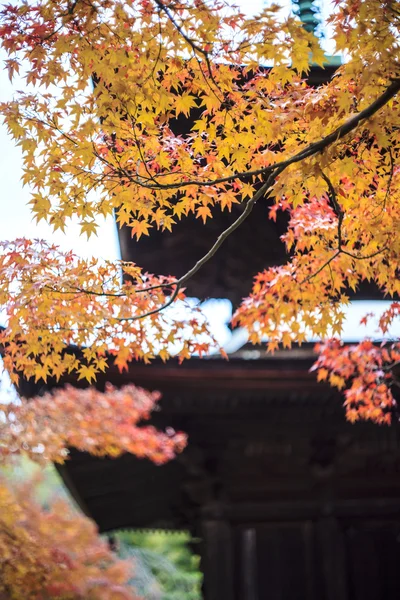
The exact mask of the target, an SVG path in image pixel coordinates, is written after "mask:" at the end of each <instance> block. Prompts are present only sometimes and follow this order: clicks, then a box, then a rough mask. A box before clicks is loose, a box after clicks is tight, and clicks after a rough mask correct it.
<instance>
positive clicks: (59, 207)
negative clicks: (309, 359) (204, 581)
mask: <svg viewBox="0 0 400 600" xmlns="http://www.w3.org/2000/svg"><path fill="white" fill-rule="evenodd" d="M330 24H331V28H332V31H333V37H334V41H335V43H336V49H337V51H338V52H339V53H341V54H343V56H344V57H345V60H344V64H343V65H342V66H341V67H340V68H339V69H338V70H337V72H336V74H335V76H334V77H333V78H332V79H331V81H329V82H328V83H326V84H324V85H321V86H319V87H317V88H314V87H310V86H309V85H307V83H306V81H305V77H306V75H307V73H308V71H309V69H310V65H317V66H320V67H322V66H323V65H324V64H325V62H326V58H325V56H324V53H323V51H322V50H321V48H320V44H319V41H318V40H317V38H316V37H315V36H314V35H313V34H312V33H309V32H307V31H306V30H305V29H304V27H303V26H302V24H301V23H300V21H299V20H298V19H297V18H296V17H292V16H289V17H285V16H282V13H281V12H280V10H279V7H278V6H277V5H275V4H268V5H267V6H266V7H265V9H264V10H263V11H262V12H261V13H260V14H259V15H257V16H256V17H252V18H250V17H247V16H245V15H244V14H242V13H241V11H240V9H239V8H237V7H236V8H235V7H234V6H232V5H230V4H228V3H227V2H225V1H224V0H212V1H209V2H208V1H205V0H193V1H191V2H179V1H173V2H165V0H32V1H31V2H28V3H26V2H22V1H20V2H16V3H12V4H9V5H6V6H4V7H3V9H2V12H1V20H0V34H1V40H2V47H3V50H4V51H5V54H6V59H5V66H6V68H7V69H8V73H9V77H10V79H11V80H12V81H17V78H18V77H22V78H23V79H24V80H25V82H26V84H27V87H26V89H25V91H16V93H15V97H14V99H13V100H11V101H9V102H6V103H3V104H2V105H1V106H0V110H1V113H2V115H3V117H4V119H5V122H6V125H7V127H8V130H9V133H10V135H11V136H12V138H13V139H14V140H15V142H16V143H17V144H18V146H19V147H20V148H21V151H22V155H23V164H24V174H23V180H24V183H26V184H29V186H30V189H31V191H32V193H31V201H30V205H31V209H32V213H33V216H34V218H35V219H36V220H37V221H40V220H42V219H44V220H46V221H47V222H48V223H50V224H51V225H52V226H53V228H54V229H55V230H56V229H61V230H63V229H64V228H65V226H66V225H67V224H68V222H69V221H70V220H71V219H77V220H78V222H79V223H80V228H81V233H82V235H86V236H87V237H90V236H91V235H93V234H95V233H96V230H97V227H98V222H99V218H100V217H104V216H110V215H113V214H115V216H116V219H117V222H118V224H119V225H124V226H127V227H129V228H130V229H131V233H132V237H133V238H137V239H139V238H140V237H141V236H148V235H150V236H151V235H152V231H154V230H155V229H157V228H159V229H162V230H168V231H171V232H172V233H171V235H173V232H174V225H175V224H176V223H177V222H178V221H179V220H184V219H185V218H187V217H188V216H189V215H194V216H195V217H197V218H198V219H199V220H201V221H202V222H203V223H204V227H207V223H208V221H209V219H212V218H213V216H214V215H215V214H216V212H218V211H230V210H231V207H232V206H233V205H234V204H239V205H241V206H242V207H243V210H242V212H241V213H240V217H238V218H237V220H236V221H234V222H233V224H232V225H231V226H230V227H229V228H228V229H226V230H225V231H223V232H222V233H221V235H220V236H219V237H218V238H217V239H216V240H215V243H214V245H213V246H212V247H210V250H209V252H208V253H207V254H205V255H204V257H203V258H202V259H201V260H200V261H198V263H196V264H195V265H193V268H192V269H190V270H189V271H188V272H187V273H186V274H185V275H184V276H182V277H180V278H176V277H175V276H174V274H173V273H172V274H171V273H163V274H154V275H153V274H149V273H146V272H144V271H143V270H142V269H141V266H140V265H136V264H133V263H126V262H118V261H117V262H114V263H111V262H105V261H100V260H95V259H92V260H83V259H81V258H80V257H78V256H76V255H75V254H74V253H73V252H62V251H61V250H60V249H59V248H57V247H55V246H53V245H51V244H48V243H46V242H44V241H37V240H27V239H18V240H14V241H7V242H5V241H4V242H2V243H1V246H0V304H1V307H2V309H3V310H4V311H5V314H6V324H5V328H4V330H3V331H2V333H1V343H2V348H3V353H4V363H5V366H6V368H7V370H8V371H9V373H10V374H11V377H12V379H13V380H14V381H15V382H16V381H18V378H19V377H20V376H21V375H23V376H24V377H27V378H30V377H33V378H34V379H35V380H36V381H39V380H44V381H46V380H47V379H48V378H50V377H54V378H56V379H57V380H59V379H60V378H62V377H63V376H64V375H66V374H70V373H74V372H75V373H76V376H77V378H78V379H82V380H87V381H88V382H89V383H90V382H93V381H94V380H95V378H96V375H97V374H98V373H100V372H104V371H105V370H106V369H107V365H108V363H109V361H110V360H113V361H115V363H116V365H117V366H118V367H119V368H120V369H123V368H126V367H127V365H128V363H129V362H130V361H132V360H136V359H140V360H144V361H150V360H151V359H153V358H154V357H156V356H159V357H161V358H162V359H163V360H167V359H168V357H169V356H171V355H177V356H178V357H179V358H180V359H181V360H183V359H186V358H189V357H190V356H191V355H193V354H200V355H202V354H203V353H207V352H208V351H209V350H210V349H211V347H214V346H215V342H214V340H213V338H212V335H211V334H210V332H209V331H208V330H207V324H206V321H205V319H204V318H203V316H202V314H201V310H200V309H199V308H193V306H192V305H191V306H190V307H187V308H186V310H185V311H182V310H180V308H181V307H182V306H183V305H184V303H185V294H187V295H188V296H190V278H191V277H192V275H194V274H195V273H196V272H197V271H198V270H199V269H201V268H202V266H203V265H204V264H205V263H206V262H207V261H208V260H211V259H212V257H213V255H214V254H215V253H216V252H218V249H219V248H220V247H221V246H222V244H223V243H224V241H225V240H226V239H227V237H228V236H229V235H230V234H231V233H232V231H234V230H235V229H236V228H237V227H240V225H241V224H242V222H243V221H244V220H245V219H246V218H247V216H248V215H249V214H250V213H251V211H252V209H253V207H254V205H255V204H256V203H257V202H258V201H261V200H262V201H263V202H269V206H270V218H271V219H275V218H276V216H277V212H279V211H286V212H287V213H288V216H289V224H288V228H287V231H286V233H285V234H284V236H283V241H284V243H285V245H286V248H287V252H288V257H289V258H288V261H287V263H286V264H284V265H279V266H276V267H272V268H267V269H266V270H264V271H263V272H261V273H259V274H258V275H256V277H255V280H254V286H253V289H252V290H249V296H248V297H247V298H245V299H244V300H243V302H242V304H241V305H240V306H239V307H238V308H237V310H236V313H235V315H234V318H233V325H234V326H241V327H244V328H246V329H247V330H248V332H249V337H250V340H251V341H252V342H254V343H264V342H265V340H266V343H267V344H268V348H269V349H270V350H271V351H274V350H275V349H276V348H278V347H279V345H280V344H282V345H283V346H284V347H289V346H291V345H292V344H294V343H301V342H303V341H305V340H306V339H307V336H313V337H318V338H321V339H322V342H321V344H320V345H319V347H318V352H319V355H318V358H317V362H316V365H315V369H316V370H317V376H318V378H319V379H320V380H328V381H329V382H330V383H331V385H333V386H337V387H338V388H340V389H342V388H344V389H345V406H346V411H347V415H348V417H349V418H350V419H351V420H352V421H355V420H358V419H372V420H373V421H375V422H377V423H384V422H386V423H387V422H390V419H391V418H392V414H393V409H394V407H395V399H394V396H393V388H394V387H396V386H398V385H399V382H398V380H397V377H396V366H397V364H398V363H399V361H400V343H399V342H398V341H397V340H396V339H394V340H393V339H391V337H390V328H391V326H392V324H393V322H394V320H395V319H396V318H398V317H399V312H400V305H399V303H398V302H396V297H397V296H398V295H399V293H400V278H399V267H400V239H399V235H398V232H399V230H400V191H399V190H400V166H399V155H400V133H399V132H400V129H399V106H400V105H399V99H398V93H399V91H400V45H399V39H400V37H399V33H400V32H399V28H400V2H397V1H394V0H366V1H363V2H360V0H344V1H335V2H334V5H333V6H332V16H331V17H330ZM16 90H18V85H17V84H16ZM182 117H185V118H187V119H188V123H190V124H191V126H190V130H189V131H188V133H187V134H186V135H177V134H175V133H174V131H173V123H174V121H175V120H176V119H177V118H182ZM365 281H373V282H375V283H376V285H377V286H378V287H379V289H380V290H381V292H382V295H386V296H387V297H388V298H393V299H394V301H393V304H392V305H391V308H390V309H389V310H387V311H386V312H385V313H384V315H383V316H382V317H381V320H380V329H381V332H382V338H388V340H389V341H387V342H385V343H383V344H382V345H381V346H377V345H374V344H372V342H371V341H369V340H366V341H363V342H361V343H360V344H359V345H356V346H350V347H349V346H343V345H342V344H341V342H340V333H341V330H342V325H343V320H344V307H345V305H346V304H347V303H348V301H349V294H350V293H354V292H356V291H357V289H358V287H359V285H360V284H361V283H362V282H365ZM335 336H336V337H335ZM73 346H78V347H79V348H80V349H81V352H80V353H74V352H70V351H66V350H67V348H71V347H73ZM155 400H156V398H155V397H154V396H152V395H151V394H150V395H149V394H147V392H144V391H143V390H137V389H136V388H129V389H127V390H123V391H117V390H114V389H112V388H109V389H108V390H107V391H106V393H105V396H104V397H103V396H102V395H101V394H100V393H98V392H95V391H93V390H88V391H85V392H78V391H77V390H72V389H67V390H65V391H63V392H60V393H58V394H56V395H55V396H54V397H53V398H49V397H47V396H44V397H43V398H41V399H35V400H34V401H33V402H32V403H31V404H30V405H28V406H26V405H24V404H23V405H21V406H16V407H12V408H7V407H4V406H3V407H2V409H3V411H4V413H5V420H4V423H2V427H3V431H4V434H3V439H4V444H3V447H2V449H1V450H2V455H3V456H4V457H6V456H9V455H12V454H15V453H17V454H18V453H19V451H20V449H19V447H18V439H19V438H18V435H20V436H21V437H20V439H23V440H24V444H25V445H24V450H25V451H27V452H28V453H29V454H31V455H34V454H35V453H36V455H38V452H37V444H43V446H44V448H45V449H44V450H42V458H43V457H47V458H48V459H51V460H62V459H63V457H64V456H65V451H66V448H67V447H68V446H76V447H78V448H81V449H83V450H88V451H92V452H94V453H96V454H100V455H103V454H109V455H111V456H114V455H117V454H119V453H121V452H133V453H134V454H137V455H139V456H147V457H149V458H151V459H152V460H155V461H156V462H163V461H165V460H167V459H169V458H171V457H172V456H173V455H174V453H175V452H176V451H179V450H180V449H181V448H182V446H183V444H184V438H183V437H182V436H181V435H180V434H174V433H171V435H167V434H164V433H162V432H157V431H155V430H153V429H150V428H141V427H137V423H138V421H139V420H140V419H141V418H143V417H146V416H147V415H148V413H149V411H150V410H151V408H152V406H153V404H154V401H155ZM80 402H81V403H82V405H83V406H84V407H85V408H84V410H82V409H79V408H78V406H79V403H80ZM82 414H84V415H85V417H84V420H83V422H82V421H79V415H82ZM64 417H65V420H64ZM16 420H17V421H16ZM15 422H17V423H18V427H17V428H16V426H15ZM99 424H100V425H101V426H99ZM83 430H85V431H90V436H88V435H86V434H83V433H82V432H83ZM39 454H40V453H39ZM36 458H38V456H36ZM39 458H40V457H39ZM4 493H5V494H7V493H8V492H7V493H6V492H4ZM7 498H8V496H7ZM7 498H6V497H5V501H7V502H8V500H7ZM10 502H11V503H12V500H10ZM15 510H17V509H15ZM21 510H22V509H21ZM23 510H25V508H24V509H23ZM21 515H22V516H21V519H22V521H23V519H24V518H26V517H25V516H24V514H23V513H21ZM22 521H21V522H22ZM20 533H21V532H19V533H18V535H20ZM21 535H22V533H21ZM35 535H39V533H38V534H35ZM40 535H41V534H40ZM85 593H86V592H85ZM83 595H84V597H85V598H89V597H90V594H86V595H85V594H83ZM32 597H33V596H32ZM65 597H68V598H69V596H65ZM71 597H72V596H71ZM73 597H74V596H73ZM95 597H96V598H97V597H100V596H95ZM101 597H103V596H101ZM104 597H107V596H104ZM110 597H111V596H110ZM112 597H113V598H114V597H117V596H112Z"/></svg>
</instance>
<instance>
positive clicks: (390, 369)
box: [312, 302, 400, 424]
mask: <svg viewBox="0 0 400 600" xmlns="http://www.w3.org/2000/svg"><path fill="white" fill-rule="evenodd" d="M399 316H400V303H399V302H393V303H392V304H391V306H390V307H389V308H388V309H387V310H385V311H384V312H383V313H382V315H381V316H380V318H379V321H378V330H379V331H380V332H381V334H382V337H384V336H387V337H388V338H389V340H390V337H391V336H390V335H389V333H390V328H391V326H392V325H393V322H394V321H395V320H396V319H398V318H399ZM371 317H373V315H372V314H368V315H366V316H365V317H363V319H362V323H363V324H366V323H367V321H368V320H369V319H370V318H371ZM389 340H388V341H383V342H382V343H381V344H378V343H375V344H374V343H373V342H372V341H371V340H368V339H367V340H363V341H362V342H360V343H359V344H351V345H346V346H345V345H344V344H343V343H342V342H340V340H339V339H331V340H328V341H326V342H324V343H321V344H317V347H316V350H317V352H318V353H319V356H318V359H317V360H316V362H315V364H314V365H313V367H312V369H313V370H316V371H317V378H318V381H325V380H327V381H329V383H330V384H331V385H332V386H334V387H337V388H338V389H343V388H345V387H347V389H346V390H345V392H344V394H345V402H344V405H345V408H346V416H347V418H348V419H349V421H351V422H353V423H354V422H355V421H358V420H370V421H374V422H375V423H379V424H384V423H385V424H389V423H391V422H392V419H393V417H396V418H398V417H399V415H398V410H397V401H396V394H395V393H393V390H396V389H397V388H399V387H400V379H399V372H398V366H399V365H400V342H398V341H393V340H390V341H389Z"/></svg>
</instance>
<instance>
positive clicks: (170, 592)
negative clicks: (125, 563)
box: [116, 531, 201, 600]
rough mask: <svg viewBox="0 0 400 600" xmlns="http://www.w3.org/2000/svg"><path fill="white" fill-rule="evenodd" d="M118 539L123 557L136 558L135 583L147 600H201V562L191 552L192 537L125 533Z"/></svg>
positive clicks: (178, 533)
mask: <svg viewBox="0 0 400 600" xmlns="http://www.w3.org/2000/svg"><path fill="white" fill-rule="evenodd" d="M116 539H117V541H118V546H119V551H120V553H121V555H122V557H123V558H128V557H130V556H132V557H135V559H136V564H137V570H136V575H135V579H134V581H133V583H134V585H135V586H136V588H137V590H138V593H140V594H143V595H144V596H145V598H146V599H147V600H200V598H201V591H200V590H201V574H200V572H199V561H200V559H199V557H198V556H196V555H194V554H193V553H192V552H191V551H190V549H189V544H190V542H191V541H192V540H191V537H190V536H189V534H187V533H185V532H164V531H148V532H145V531H123V532H119V533H118V534H117V535H116Z"/></svg>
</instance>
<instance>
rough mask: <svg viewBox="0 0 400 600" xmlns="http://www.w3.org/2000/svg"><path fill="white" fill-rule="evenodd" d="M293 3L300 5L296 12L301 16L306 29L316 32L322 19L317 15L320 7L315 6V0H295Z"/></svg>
mask: <svg viewBox="0 0 400 600" xmlns="http://www.w3.org/2000/svg"><path fill="white" fill-rule="evenodd" d="M293 3H294V4H297V5H298V9H297V11H296V13H297V15H298V16H299V17H300V20H301V21H302V23H303V25H304V29H306V30H307V31H309V32H310V33H314V34H315V32H316V29H317V27H318V25H320V20H319V18H318V17H317V16H316V12H317V11H318V9H317V8H316V7H315V4H314V0H293Z"/></svg>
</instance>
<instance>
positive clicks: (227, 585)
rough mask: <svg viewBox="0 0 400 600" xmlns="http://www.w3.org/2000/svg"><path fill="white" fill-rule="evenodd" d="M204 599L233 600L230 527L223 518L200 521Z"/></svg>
mask: <svg viewBox="0 0 400 600" xmlns="http://www.w3.org/2000/svg"><path fill="white" fill-rule="evenodd" d="M201 529H202V539H203V553H202V570H203V574H204V584H203V590H204V600H234V585H233V540H232V529H231V525H230V523H229V522H228V521H226V520H224V519H212V518H210V519H204V520H203V522H202V527H201Z"/></svg>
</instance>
